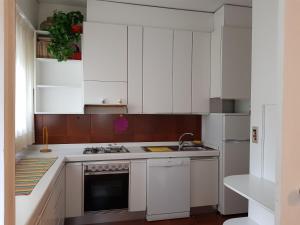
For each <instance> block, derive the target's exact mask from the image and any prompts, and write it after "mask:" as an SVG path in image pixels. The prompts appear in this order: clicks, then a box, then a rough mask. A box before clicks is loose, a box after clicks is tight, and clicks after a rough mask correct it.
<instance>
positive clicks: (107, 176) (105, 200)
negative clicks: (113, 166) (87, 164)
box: [84, 170, 129, 212]
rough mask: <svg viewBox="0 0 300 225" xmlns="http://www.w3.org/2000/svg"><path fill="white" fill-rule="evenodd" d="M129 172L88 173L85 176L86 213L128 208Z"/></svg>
mask: <svg viewBox="0 0 300 225" xmlns="http://www.w3.org/2000/svg"><path fill="white" fill-rule="evenodd" d="M128 186H129V172H128V170H127V171H108V172H88V173H85V176H84V211H85V212H96V211H101V210H111V209H124V208H128Z"/></svg>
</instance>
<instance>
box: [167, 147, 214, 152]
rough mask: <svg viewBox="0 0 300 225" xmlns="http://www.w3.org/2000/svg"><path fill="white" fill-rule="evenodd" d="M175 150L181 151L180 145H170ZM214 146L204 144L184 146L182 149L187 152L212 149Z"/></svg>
mask: <svg viewBox="0 0 300 225" xmlns="http://www.w3.org/2000/svg"><path fill="white" fill-rule="evenodd" d="M169 148H171V149H172V150H173V151H179V150H178V146H170V147H169ZM211 150H213V149H212V148H208V147H204V146H182V147H181V149H180V151H182V152H187V151H211Z"/></svg>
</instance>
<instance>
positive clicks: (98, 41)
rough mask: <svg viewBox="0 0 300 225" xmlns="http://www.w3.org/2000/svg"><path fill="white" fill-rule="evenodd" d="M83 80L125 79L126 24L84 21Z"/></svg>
mask: <svg viewBox="0 0 300 225" xmlns="http://www.w3.org/2000/svg"><path fill="white" fill-rule="evenodd" d="M83 51H84V52H83V69H84V80H97V81H127V26H125V25H115V24H102V23H94V22H86V23H84V37H83Z"/></svg>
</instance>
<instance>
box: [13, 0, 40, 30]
mask: <svg viewBox="0 0 300 225" xmlns="http://www.w3.org/2000/svg"><path fill="white" fill-rule="evenodd" d="M17 4H18V6H19V7H20V9H21V10H22V12H23V13H24V14H25V16H26V18H27V19H28V20H29V21H30V22H31V24H32V25H33V26H34V27H36V26H37V25H38V3H37V0H17Z"/></svg>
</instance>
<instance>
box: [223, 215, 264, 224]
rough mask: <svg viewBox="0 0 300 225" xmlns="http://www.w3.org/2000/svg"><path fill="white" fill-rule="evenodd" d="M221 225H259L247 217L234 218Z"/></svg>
mask: <svg viewBox="0 0 300 225" xmlns="http://www.w3.org/2000/svg"><path fill="white" fill-rule="evenodd" d="M223 225H259V224H258V223H255V222H254V221H253V220H251V219H250V218H249V217H242V218H235V219H230V220H226V221H225V222H224V223H223Z"/></svg>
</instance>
